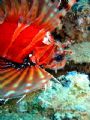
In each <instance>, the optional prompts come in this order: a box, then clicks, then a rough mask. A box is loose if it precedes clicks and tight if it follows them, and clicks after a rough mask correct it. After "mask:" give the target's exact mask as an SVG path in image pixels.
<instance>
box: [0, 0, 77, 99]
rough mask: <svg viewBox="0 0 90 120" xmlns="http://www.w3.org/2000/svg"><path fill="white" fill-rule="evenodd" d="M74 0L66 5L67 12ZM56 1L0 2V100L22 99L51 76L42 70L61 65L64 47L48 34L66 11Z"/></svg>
mask: <svg viewBox="0 0 90 120" xmlns="http://www.w3.org/2000/svg"><path fill="white" fill-rule="evenodd" d="M74 2H75V0H70V1H69V2H68V9H69V8H71V6H72V5H73V4H74ZM59 4H60V1H57V0H56V1H54V2H52V1H50V0H0V97H1V98H3V99H7V98H15V97H18V96H22V95H24V94H27V93H29V92H32V91H34V90H37V89H40V88H42V87H43V86H44V85H45V84H46V83H47V82H48V81H49V80H50V79H51V78H52V77H53V75H51V74H50V73H48V72H47V71H45V69H46V68H49V69H52V70H55V69H57V70H58V69H60V68H63V67H64V66H65V63H66V59H65V57H64V56H65V54H66V51H65V50H64V47H65V46H66V44H61V43H60V42H56V41H55V39H54V37H53V36H52V35H51V32H52V31H53V30H54V29H55V28H56V27H57V26H58V25H59V24H60V21H61V20H60V17H63V16H64V15H65V14H66V11H67V9H66V8H64V7H63V8H62V9H61V10H59V9H58V6H59Z"/></svg>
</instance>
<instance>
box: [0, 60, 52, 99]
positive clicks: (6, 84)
mask: <svg viewBox="0 0 90 120" xmlns="http://www.w3.org/2000/svg"><path fill="white" fill-rule="evenodd" d="M3 63H4V67H0V97H1V98H4V99H5V98H14V97H19V96H21V95H23V94H27V93H29V92H32V91H34V90H37V89H40V88H42V87H43V86H44V84H45V83H47V82H48V80H50V79H51V78H52V77H53V76H52V75H51V74H49V73H48V72H46V71H45V70H44V69H42V68H40V67H39V66H37V65H36V66H27V67H26V68H21V69H16V68H13V67H12V66H11V67H10V66H9V67H7V68H5V63H6V66H7V64H8V65H9V64H10V63H9V62H7V61H5V62H4V61H2V62H1V61H0V66H3Z"/></svg>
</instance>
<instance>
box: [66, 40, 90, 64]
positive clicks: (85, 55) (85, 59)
mask: <svg viewBox="0 0 90 120" xmlns="http://www.w3.org/2000/svg"><path fill="white" fill-rule="evenodd" d="M70 49H71V50H72V51H73V54H72V55H71V56H69V55H68V57H69V58H70V59H71V60H72V61H74V62H75V63H90V42H82V43H77V44H74V45H71V46H70ZM67 59H68V58H67Z"/></svg>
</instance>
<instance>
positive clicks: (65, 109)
mask: <svg viewBox="0 0 90 120" xmlns="http://www.w3.org/2000/svg"><path fill="white" fill-rule="evenodd" d="M89 84H90V82H89V78H88V75H86V74H80V73H77V72H76V71H73V72H69V73H67V74H66V75H62V76H60V77H58V78H57V79H53V80H51V81H50V84H49V86H47V87H46V89H45V90H44V91H38V92H37V93H33V94H32V98H33V99H31V96H29V95H28V96H26V97H25V98H24V99H23V100H21V101H20V102H18V101H17V100H16V101H13V100H11V101H9V102H7V103H6V104H5V105H4V106H1V107H0V120H4V119H5V120H9V119H11V120H34V119H35V120H84V119H85V120H89V118H90V116H89V114H90V105H89V100H90V97H89V95H90V87H89ZM15 102H17V104H15Z"/></svg>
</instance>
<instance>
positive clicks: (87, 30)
mask: <svg viewBox="0 0 90 120" xmlns="http://www.w3.org/2000/svg"><path fill="white" fill-rule="evenodd" d="M66 21H67V22H66ZM62 22H63V31H64V32H65V33H66V34H67V35H68V36H69V37H70V38H71V39H73V40H74V41H75V42H81V41H90V4H89V2H85V0H83V1H80V2H77V3H76V4H74V6H73V7H72V9H71V10H70V11H69V12H68V13H67V15H66V16H65V17H64V19H63V20H62Z"/></svg>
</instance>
